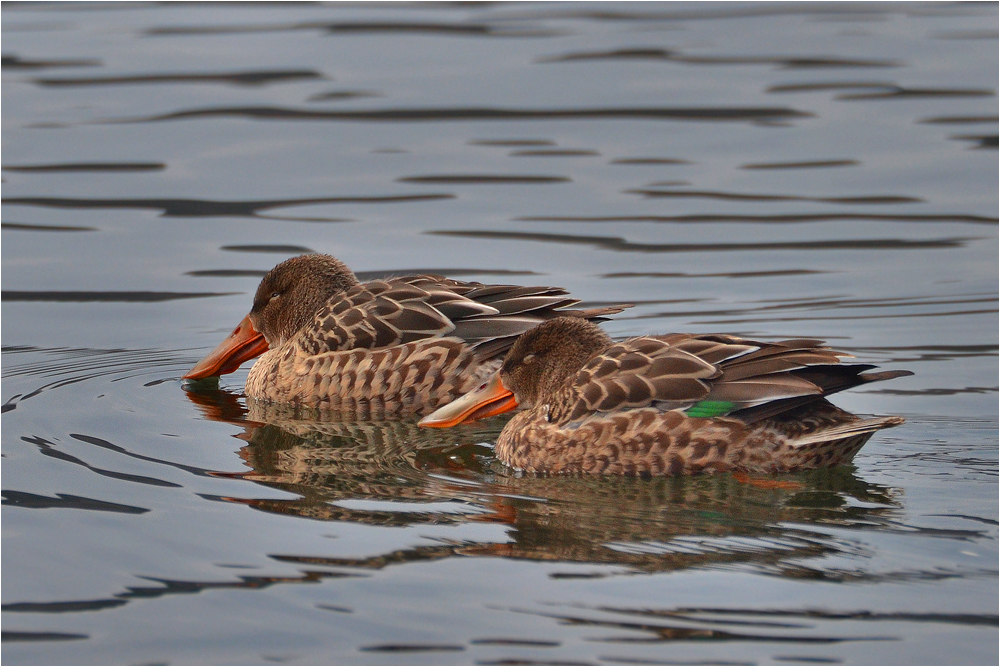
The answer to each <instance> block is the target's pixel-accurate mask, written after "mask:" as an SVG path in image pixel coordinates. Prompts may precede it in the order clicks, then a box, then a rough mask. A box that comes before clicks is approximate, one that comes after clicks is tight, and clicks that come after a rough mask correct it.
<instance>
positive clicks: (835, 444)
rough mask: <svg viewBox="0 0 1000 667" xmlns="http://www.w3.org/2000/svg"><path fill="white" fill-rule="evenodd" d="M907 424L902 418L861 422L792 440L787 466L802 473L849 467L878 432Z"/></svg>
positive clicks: (861, 420) (863, 420)
mask: <svg viewBox="0 0 1000 667" xmlns="http://www.w3.org/2000/svg"><path fill="white" fill-rule="evenodd" d="M904 421H906V420H905V419H903V418H902V417H876V418H872V419H860V420H858V421H853V422H849V423H847V424H838V425H836V426H831V427H829V428H823V429H820V430H818V431H814V432H812V433H807V434H804V435H801V436H798V437H796V438H792V439H790V440H788V441H787V442H786V445H787V446H788V447H789V448H790V449H791V454H792V456H789V457H784V458H785V459H786V461H785V462H786V463H792V464H794V465H793V466H792V467H793V468H794V469H799V470H806V469H810V468H826V467H829V466H834V465H840V464H842V463H849V462H850V461H851V459H853V458H854V455H855V454H857V453H858V451H859V450H860V449H861V448H862V447H864V445H865V443H866V442H868V440H869V439H870V438H871V437H872V435H874V434H875V432H876V431H880V430H882V429H884V428H892V427H893V426H899V425H900V424H902V423H903V422H904ZM796 454H797V455H798V456H795V455H796Z"/></svg>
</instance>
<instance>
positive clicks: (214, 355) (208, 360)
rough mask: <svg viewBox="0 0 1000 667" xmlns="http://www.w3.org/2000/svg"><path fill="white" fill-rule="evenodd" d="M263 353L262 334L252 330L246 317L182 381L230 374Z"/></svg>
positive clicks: (265, 350) (265, 348)
mask: <svg viewBox="0 0 1000 667" xmlns="http://www.w3.org/2000/svg"><path fill="white" fill-rule="evenodd" d="M265 352H267V341H266V340H264V334H262V333H259V332H258V331H257V330H256V329H254V328H253V325H252V324H250V316H249V315H247V316H246V317H244V318H243V321H242V322H240V323H239V326H237V327H236V329H235V331H233V333H231V334H229V338H227V339H226V340H224V341H222V342H221V343H219V346H218V347H217V348H215V349H214V350H212V351H211V352H209V353H208V356H207V357H205V358H204V359H202V360H201V361H199V362H198V363H197V364H195V365H194V368H192V369H191V370H190V371H188V373H187V375H185V376H184V379H185V380H201V379H202V378H207V377H213V376H217V375H225V374H226V373H232V372H233V371H235V370H236V369H237V368H239V367H240V364H242V363H243V362H244V361H249V360H251V359H253V358H254V357H259V356H260V355H262V354H264V353H265Z"/></svg>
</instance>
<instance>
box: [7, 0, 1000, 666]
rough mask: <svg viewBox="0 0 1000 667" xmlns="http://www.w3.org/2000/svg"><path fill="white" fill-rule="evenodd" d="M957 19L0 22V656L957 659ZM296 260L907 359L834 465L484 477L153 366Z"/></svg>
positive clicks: (978, 382) (965, 224)
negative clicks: (694, 474) (865, 438)
mask: <svg viewBox="0 0 1000 667" xmlns="http://www.w3.org/2000/svg"><path fill="white" fill-rule="evenodd" d="M997 17H998V12H997V5H996V4H995V3H985V4H937V3H919V4H907V3H890V4H856V3H844V4H833V5H827V4H816V3H808V4H795V3H778V4H720V3H712V4H707V3H706V4H688V3H666V4H659V3H638V4H629V3H551V4H548V3H540V4H492V3H490V4H454V5H448V4H437V3H427V4H415V5H406V4H381V3H372V4H343V5H341V4H323V5H321V4H290V5H281V4H270V3H261V4H227V3H220V4H189V3H179V4H124V3H123V4H118V3H115V4H75V3H71V4H39V5H35V4H10V3H4V6H3V10H2V19H3V26H2V27H3V46H2V48H3V70H2V71H3V91H2V92H3V102H4V105H3V113H2V120H3V142H2V178H3V181H2V195H3V233H2V241H3V249H2V279H3V294H2V321H3V334H2V339H3V356H2V377H3V382H2V395H0V399H2V405H3V418H2V426H3V429H2V450H3V460H2V466H3V470H2V472H3V479H2V489H3V510H2V518H3V554H2V557H3V569H2V584H3V588H2V600H3V648H2V652H3V655H2V658H3V661H4V662H5V663H7V664H12V665H13V664H108V663H114V664H126V663H127V664H134V663H143V664H148V663H163V664H241V663H245V664H270V663H290V664H317V663H320V664H414V663H416V664H473V663H484V664H564V663H573V664H605V663H615V664H650V663H652V664H789V663H820V664H827V663H832V664H841V663H846V664H873V663H875V664H878V663H882V664H995V663H996V662H997V660H998V659H1000V656H998V639H997V636H998V635H997V629H998V616H997V608H998V582H997V570H998V553H997V520H998V488H997V474H998V456H997V450H998V446H997V433H998V423H997V412H998V409H997V384H998V382H997V378H998V364H997V331H998V316H997V285H998V239H997V214H998V201H997V199H998V197H997V193H998V186H997V183H998V166H997V127H998V120H997V85H998V66H997V62H998V47H997V24H998V20H997ZM310 251H315V252H327V253H331V254H333V255H335V256H337V257H339V258H340V259H342V260H344V261H345V262H346V263H347V264H348V265H349V266H351V267H352V268H353V269H354V270H355V271H357V272H358V274H359V276H361V277H362V278H372V277H377V276H384V275H387V274H400V273H407V272H412V271H419V272H434V273H441V274H444V275H448V276H452V277H456V278H461V279H465V280H478V281H482V282H500V283H511V282H513V283H521V284H543V285H560V286H563V287H566V288H568V289H569V290H570V291H571V292H572V293H573V294H574V295H575V296H578V297H579V298H581V299H583V300H584V302H585V303H586V304H589V305H599V304H607V303H620V302H632V303H635V304H636V307H635V308H633V309H631V310H629V311H627V312H626V313H623V314H622V315H620V316H618V317H616V318H615V319H614V320H613V321H611V322H608V323H607V324H606V325H605V326H606V328H607V330H608V331H609V332H610V333H611V334H612V335H613V336H616V337H624V336H630V335H638V334H644V333H664V332H671V331H695V332H711V331H719V332H728V333H735V334H741V335H752V336H759V337H765V338H780V337H817V338H823V339H826V340H829V341H830V342H831V344H832V345H834V346H835V347H837V348H838V349H843V350H848V351H850V352H851V353H852V354H854V355H855V356H856V357H858V359H859V360H861V361H865V362H872V363H876V364H879V365H880V366H882V367H883V368H905V369H909V370H912V371H913V372H914V373H915V375H914V376H913V377H907V378H900V379H897V380H893V381H892V382H886V383H880V384H879V385H873V386H871V387H868V388H865V389H859V390H855V391H851V392H848V393H846V394H844V395H842V396H839V397H838V398H837V403H838V404H839V405H841V406H842V407H844V408H846V409H849V410H852V411H856V412H859V413H872V414H899V415H903V416H905V417H906V418H907V422H906V424H904V425H903V426H901V427H898V428H895V429H892V430H888V431H885V432H883V433H880V434H878V435H877V436H876V437H875V438H873V440H872V441H871V442H870V443H869V444H868V445H866V447H865V448H864V449H863V450H862V451H861V453H860V454H859V455H858V457H857V458H856V460H855V465H853V466H845V467H840V468H837V469H833V470H826V471H817V472H811V473H802V474H794V475H783V476H776V477H772V478H766V479H763V480H756V482H757V483H752V484H751V483H747V482H746V480H741V479H739V478H737V477H734V476H731V475H719V476H714V477H701V478H689V479H645V480H643V479H558V478H533V477H527V476H518V475H516V474H514V473H513V472H512V471H510V470H509V469H506V468H504V467H503V466H502V465H499V464H498V463H497V462H496V461H495V460H494V458H493V455H492V448H491V443H492V442H493V441H494V440H495V438H496V436H497V434H498V433H499V431H500V429H501V428H502V426H503V419H502V418H500V419H495V420H492V421H487V422H485V423H483V424H480V425H476V426H470V427H462V428H460V429H457V430H452V431H445V432H437V431H434V432H428V431H425V430H422V429H418V428H417V427H416V426H415V424H414V423H412V422H392V423H385V422H349V421H336V420H334V421H326V422H317V421H308V420H303V419H301V418H295V416H294V415H291V414H289V413H288V411H286V410H281V409H279V408H271V409H264V408H261V407H260V406H255V405H248V404H247V402H246V399H245V398H243V396H242V388H243V383H244V381H245V379H246V373H247V368H248V367H249V364H248V365H247V366H246V367H245V368H244V369H243V370H241V371H239V372H237V373H235V374H233V375H230V376H226V377H225V378H223V379H222V382H221V386H220V387H219V388H218V389H201V390H198V391H194V390H186V389H185V388H183V387H182V385H181V382H180V377H181V375H183V374H184V372H185V371H187V370H188V369H189V368H190V367H191V366H192V365H193V364H194V362H195V361H197V360H198V359H199V358H200V357H201V356H203V355H204V354H205V353H206V352H207V351H208V350H209V349H211V348H212V347H214V346H215V345H216V343H218V342H219V340H221V339H222V338H223V337H224V336H225V335H227V334H228V333H229V331H230V330H231V329H232V327H233V326H235V324H236V323H237V322H238V321H239V320H240V318H241V317H242V316H243V315H244V314H245V313H246V312H247V310H248V309H249V306H250V301H251V296H252V293H253V291H254V289H255V288H256V285H257V282H258V281H259V279H260V277H261V276H262V275H263V274H264V273H265V272H266V271H267V270H268V269H270V268H271V267H272V266H273V265H274V264H276V263H277V262H279V261H281V260H283V259H285V258H286V257H289V256H292V255H296V254H299V253H302V252H310Z"/></svg>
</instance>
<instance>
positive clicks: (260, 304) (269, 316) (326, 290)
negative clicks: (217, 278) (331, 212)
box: [184, 255, 358, 380]
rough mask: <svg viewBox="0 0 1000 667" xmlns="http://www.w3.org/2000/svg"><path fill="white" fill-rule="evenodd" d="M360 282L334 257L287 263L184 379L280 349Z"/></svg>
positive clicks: (266, 281) (228, 368) (229, 370)
mask: <svg viewBox="0 0 1000 667" xmlns="http://www.w3.org/2000/svg"><path fill="white" fill-rule="evenodd" d="M357 284H358V279H357V278H356V277H355V276H354V273H352V272H351V270H350V269H348V268H347V266H345V265H344V263H343V262H341V261H340V260H338V259H336V258H334V257H331V256H330V255H301V256H299V257H293V258H292V259H289V260H285V261H284V262H282V263H281V264H278V265H277V266H276V267H274V268H273V269H271V270H270V271H269V272H268V273H267V275H266V276H264V278H263V280H261V281H260V285H259V286H258V287H257V293H256V294H255V295H254V298H253V307H252V308H251V309H250V313H249V314H248V315H247V316H246V317H244V318H243V320H242V321H241V322H240V323H239V324H238V325H237V326H236V329H234V330H233V333H231V334H229V337H228V338H226V339H225V340H224V341H222V342H221V343H220V344H219V346H218V347H216V348H215V349H214V350H212V351H211V352H209V354H208V355H207V356H206V357H205V358H204V359H202V360H201V361H199V362H198V363H197V364H195V366H194V368H192V369H191V370H190V371H188V373H187V375H185V376H184V379H187V380H200V379H203V378H207V377H213V376H218V375H225V374H226V373H232V372H233V371H235V370H236V369H237V368H239V367H240V365H241V364H243V362H245V361H249V360H250V359H253V358H254V357H258V356H260V355H261V354H263V353H264V352H267V350H268V349H271V348H276V347H280V346H281V345H282V344H283V343H284V342H285V341H287V340H289V339H290V338H292V336H294V335H295V334H296V333H297V332H298V331H299V330H300V329H301V328H302V327H304V326H305V325H306V324H308V323H309V322H310V321H312V318H313V316H314V315H315V314H316V312H317V311H318V310H319V309H320V308H321V307H322V306H323V305H324V304H326V302H327V301H329V300H330V297H332V296H334V295H335V294H339V293H341V292H344V291H346V290H348V289H350V288H351V287H354V286H355V285H357Z"/></svg>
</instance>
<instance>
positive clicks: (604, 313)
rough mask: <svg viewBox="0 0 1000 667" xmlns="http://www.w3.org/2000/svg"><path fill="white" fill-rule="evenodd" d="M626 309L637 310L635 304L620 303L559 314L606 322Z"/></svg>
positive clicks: (559, 313)
mask: <svg viewBox="0 0 1000 667" xmlns="http://www.w3.org/2000/svg"><path fill="white" fill-rule="evenodd" d="M626 308H635V304H634V303H619V304H615V305H613V306H604V307H602V308H584V309H582V310H560V311H559V312H558V313H557V314H558V315H559V316H562V317H567V316H568V317H582V318H584V319H586V320H590V321H591V322H606V321H607V320H608V316H610V315H617V314H618V313H620V312H622V311H623V310H625V309H626Z"/></svg>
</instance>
